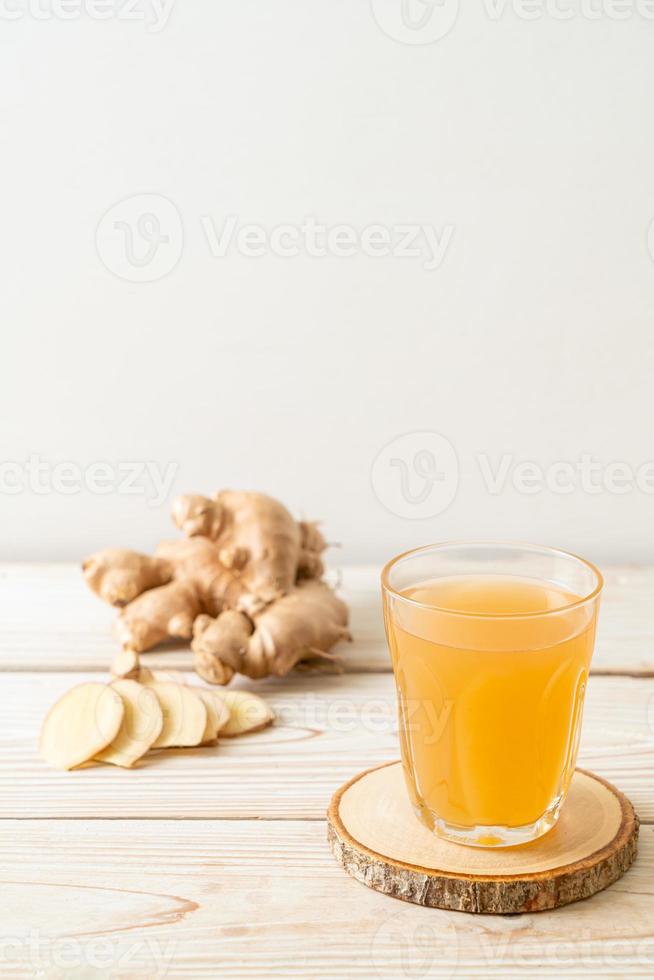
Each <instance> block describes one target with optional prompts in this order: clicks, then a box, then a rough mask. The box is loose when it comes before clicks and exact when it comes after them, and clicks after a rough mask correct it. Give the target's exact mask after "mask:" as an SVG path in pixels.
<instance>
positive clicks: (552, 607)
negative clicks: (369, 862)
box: [386, 574, 596, 845]
mask: <svg viewBox="0 0 654 980" xmlns="http://www.w3.org/2000/svg"><path fill="white" fill-rule="evenodd" d="M398 595H399V596H400V597H401V599H406V600H409V601H408V602H402V601H400V602H398V603H397V604H395V605H392V604H391V603H389V602H388V601H386V628H387V635H388V640H389V647H390V652H391V658H392V661H393V669H394V672H395V677H396V684H397V689H398V702H399V714H400V726H399V727H400V739H401V746H402V758H403V763H404V769H405V775H406V780H407V785H408V789H409V794H410V796H411V798H412V802H413V804H414V807H415V808H416V810H417V812H418V813H419V815H420V816H421V818H422V819H423V821H424V822H425V823H427V824H428V826H431V827H432V828H433V827H434V825H437V824H440V825H441V829H442V828H443V827H445V828H450V829H452V828H456V829H459V830H462V831H463V832H465V830H466V829H467V828H476V829H477V830H478V831H481V832H480V833H479V834H478V836H477V839H476V840H475V841H474V842H475V843H479V844H484V843H486V844H490V845H492V844H494V843H499V842H502V843H506V842H507V841H505V840H501V834H500V835H499V836H498V838H497V840H496V839H495V838H494V831H493V829H492V828H497V827H501V828H509V829H510V828H525V827H528V826H532V825H534V826H535V825H536V824H537V823H538V821H540V820H543V819H545V820H546V817H545V818H544V815H547V814H548V813H550V814H552V820H551V822H550V823H547V822H546V823H545V824H543V826H542V827H541V828H540V829H539V830H538V831H534V832H533V834H532V836H539V834H540V833H543V832H544V831H545V830H546V829H548V827H549V826H551V825H552V823H553V822H555V820H556V818H557V817H558V806H559V805H560V802H561V800H562V799H563V798H564V796H565V793H566V792H567V789H568V786H569V783H570V780H571V777H572V773H573V770H574V766H575V760H576V753H577V747H578V741H579V734H580V727H581V715H582V709H583V700H584V694H585V690H586V681H587V676H588V670H589V666H590V660H591V656H592V652H593V645H594V634H595V620H596V605H594V606H590V607H589V606H588V605H584V603H583V602H582V601H581V600H582V597H581V596H579V595H578V594H576V593H574V592H571V591H568V590H567V589H565V588H563V587H561V586H559V585H557V584H553V583H552V584H551V583H549V582H546V581H539V580H538V579H534V578H526V577H525V578H522V577H519V576H513V575H507V574H499V575H486V574H471V575H455V576H450V577H442V578H438V579H434V580H432V581H429V580H427V581H424V582H421V583H418V584H415V585H412V586H410V587H407V588H403V589H400V590H398ZM556 610H559V612H558V613H557V612H556ZM483 828H486V832H484V831H483ZM445 836H447V833H445ZM509 842H510V841H509Z"/></svg>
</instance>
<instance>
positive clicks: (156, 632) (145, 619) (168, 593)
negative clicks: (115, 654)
mask: <svg viewBox="0 0 654 980" xmlns="http://www.w3.org/2000/svg"><path fill="white" fill-rule="evenodd" d="M200 609H201V604H200V598H199V596H198V594H197V591H196V590H195V589H194V588H193V586H192V585H191V584H189V583H187V582H184V581H179V582H178V581H175V582H170V583H169V584H168V585H160V586H159V588H158V589H149V590H148V591H147V592H144V593H143V595H140V596H138V597H137V598H136V599H134V600H133V601H132V602H130V603H129V605H127V606H125V608H124V609H123V611H122V612H121V614H120V616H119V617H118V622H117V624H116V631H117V633H118V638H119V640H120V641H121V643H122V644H123V646H124V647H128V648H129V649H130V650H136V652H137V653H140V652H141V651H143V650H149V649H150V647H153V646H156V645H157V643H161V641H162V640H169V639H173V638H175V637H178V638H179V639H182V640H190V638H191V636H192V635H193V621H194V620H195V617H196V616H197V615H198V614H199V612H200Z"/></svg>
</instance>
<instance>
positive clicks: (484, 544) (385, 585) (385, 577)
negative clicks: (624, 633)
mask: <svg viewBox="0 0 654 980" xmlns="http://www.w3.org/2000/svg"><path fill="white" fill-rule="evenodd" d="M455 547H459V548H475V547H477V548H479V547H481V548H523V549H524V550H531V551H541V552H548V553H549V554H550V555H559V556H561V557H563V558H572V559H574V561H577V562H579V563H580V564H581V565H585V566H586V568H589V569H590V570H591V572H592V573H593V575H594V576H595V579H596V584H595V588H594V589H593V590H592V592H589V593H588V594H587V595H585V596H582V597H581V598H579V599H576V600H575V601H574V602H569V603H567V604H566V605H565V606H557V607H556V608H555V609H543V610H542V611H540V612H528V613H487V612H484V613H479V612H470V611H466V610H457V609H448V608H447V607H446V606H437V605H435V604H433V603H429V602H420V601H419V600H418V599H412V598H411V597H410V596H406V595H404V594H403V593H402V592H399V591H398V590H397V589H395V588H393V586H392V585H391V584H390V581H389V577H390V573H391V571H392V569H393V567H394V566H395V565H397V564H398V562H400V561H402V559H404V558H409V557H411V556H412V555H419V554H420V553H421V552H426V551H435V550H441V549H444V548H455ZM543 581H547V580H546V579H543ZM381 584H382V589H383V591H384V592H388V593H389V594H391V595H393V596H395V597H396V598H397V599H401V600H402V602H408V603H409V604H410V605H412V606H416V607H417V608H419V609H427V610H430V611H431V612H437V613H442V614H444V615H448V616H467V617H470V618H472V619H496V620H497V619H530V618H535V617H538V616H552V615H556V614H560V613H566V612H569V611H570V610H571V609H578V608H580V607H581V606H584V605H586V603H589V602H592V601H593V600H594V599H596V598H598V596H599V595H600V593H601V591H602V589H603V588H604V577H603V575H602V573H601V572H600V570H599V568H598V567H597V566H596V565H594V564H593V563H592V562H591V561H588V559H586V558H582V557H581V555H577V554H575V553H574V552H573V551H565V550H564V549H563V548H552V547H550V546H549V545H545V544H532V543H528V542H524V541H474V540H473V541H464V540H454V541H437V542H435V543H433V544H423V545H420V546H419V547H418V548H409V549H408V550H407V551H403V552H401V554H399V555H395V557H394V558H391V559H390V560H389V561H387V562H386V564H385V565H384V566H383V568H382V570H381Z"/></svg>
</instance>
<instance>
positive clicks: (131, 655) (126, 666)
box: [111, 649, 140, 679]
mask: <svg viewBox="0 0 654 980" xmlns="http://www.w3.org/2000/svg"><path fill="white" fill-rule="evenodd" d="M139 669H140V667H139V655H138V653H137V652H136V650H129V649H126V650H120V651H119V652H118V653H117V654H116V656H115V657H114V659H113V660H112V662H111V673H112V674H113V675H114V677H130V678H133V679H138V673H139Z"/></svg>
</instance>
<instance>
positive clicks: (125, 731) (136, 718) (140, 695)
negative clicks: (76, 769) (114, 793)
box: [95, 679, 164, 769]
mask: <svg viewBox="0 0 654 980" xmlns="http://www.w3.org/2000/svg"><path fill="white" fill-rule="evenodd" d="M111 687H112V688H113V690H114V691H117V692H118V694H119V695H120V697H121V698H122V700H123V704H124V705H125V714H124V716H123V722H122V724H121V726H120V729H119V731H118V734H117V735H116V737H115V739H114V740H113V742H112V743H111V745H108V746H107V748H106V749H103V750H102V752H98V753H97V755H96V756H95V759H96V761H97V762H109V763H111V765H114V766H123V768H125V769H130V768H131V767H132V766H133V765H134V763H135V762H136V761H137V760H138V759H140V758H141V756H143V755H145V753H146V752H147V751H148V749H149V748H150V747H151V746H152V744H153V743H154V742H155V741H156V740H157V738H158V737H159V735H160V734H161V730H162V728H163V721H164V719H163V711H162V709H161V705H160V704H159V701H158V699H157V695H156V694H155V692H154V691H153V690H151V689H150V688H149V687H146V686H145V685H143V684H139V683H138V682H137V681H134V680H129V679H122V680H118V681H114V683H113V684H112V685H111Z"/></svg>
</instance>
